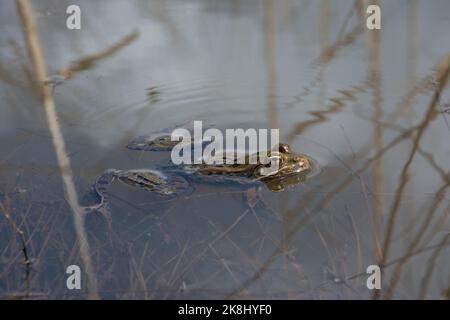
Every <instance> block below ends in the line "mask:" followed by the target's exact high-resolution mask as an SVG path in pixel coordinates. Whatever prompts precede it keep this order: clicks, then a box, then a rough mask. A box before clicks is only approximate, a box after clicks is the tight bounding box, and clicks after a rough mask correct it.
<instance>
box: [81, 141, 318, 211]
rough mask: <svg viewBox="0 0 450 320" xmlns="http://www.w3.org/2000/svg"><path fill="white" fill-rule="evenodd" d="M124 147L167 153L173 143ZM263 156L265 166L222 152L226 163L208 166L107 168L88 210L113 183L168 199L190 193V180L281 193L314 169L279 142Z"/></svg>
mask: <svg viewBox="0 0 450 320" xmlns="http://www.w3.org/2000/svg"><path fill="white" fill-rule="evenodd" d="M169 137H170V136H169ZM127 147H128V148H129V149H133V150H143V151H149V150H152V151H167V150H171V148H172V147H173V142H172V141H170V138H169V139H168V138H167V135H160V136H157V137H152V139H148V138H147V139H144V138H139V139H138V140H135V141H132V142H131V143H130V144H129V145H128V146H127ZM265 155H267V157H268V158H269V160H270V161H269V162H268V163H266V164H264V163H262V162H261V161H260V157H259V154H256V158H255V159H257V161H256V163H250V161H248V160H249V157H248V156H246V157H245V159H246V161H245V164H241V163H237V162H238V161H237V159H238V157H239V156H240V155H239V154H234V153H233V154H230V153H225V154H224V156H223V160H224V161H223V162H224V163H225V164H207V163H208V161H204V162H203V163H202V164H189V165H187V164H184V165H180V166H172V167H165V168H161V169H158V170H157V169H138V170H116V169H110V170H107V171H105V172H104V173H103V174H102V175H101V176H100V177H99V178H98V179H97V181H96V182H95V184H94V186H93V189H94V192H95V194H96V195H97V197H99V199H100V203H99V204H97V205H95V206H92V207H89V208H90V209H92V208H100V207H103V206H104V205H105V204H106V203H107V200H108V199H107V197H108V193H107V190H108V188H109V186H110V185H111V184H112V183H113V181H116V180H118V181H120V182H121V183H124V184H126V185H129V186H131V187H135V188H140V189H143V190H146V191H149V192H152V193H154V194H157V195H159V196H161V197H165V198H170V197H174V196H180V195H183V194H186V193H188V191H189V190H192V184H191V183H190V181H199V182H204V183H220V182H225V181H231V182H235V183H239V184H256V183H261V182H262V183H264V184H265V185H266V186H267V188H268V189H269V190H270V191H273V192H280V191H283V190H285V189H286V187H288V186H290V185H295V184H300V183H302V182H304V181H305V179H306V178H307V177H308V176H309V175H310V173H311V172H312V170H313V162H312V160H311V159H310V158H309V157H307V156H306V155H303V154H299V153H295V152H293V151H292V150H291V148H290V146H289V145H288V144H284V143H282V144H280V145H279V147H278V151H268V152H266V154H265ZM254 156H255V155H253V157H254ZM230 157H231V159H233V161H230V162H232V163H230V164H228V163H227V162H226V161H225V160H226V159H227V158H228V159H229V158H230ZM273 161H275V163H276V164H277V166H274V168H275V169H271V168H272V167H271V164H272V162H273ZM253 162H254V161H253ZM269 169H271V171H270V170H269Z"/></svg>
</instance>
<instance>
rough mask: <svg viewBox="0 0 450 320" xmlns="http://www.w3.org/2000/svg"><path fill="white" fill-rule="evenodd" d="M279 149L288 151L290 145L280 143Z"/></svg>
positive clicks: (289, 150)
mask: <svg viewBox="0 0 450 320" xmlns="http://www.w3.org/2000/svg"><path fill="white" fill-rule="evenodd" d="M279 151H280V152H283V153H290V152H291V147H289V145H288V144H286V143H280V146H279Z"/></svg>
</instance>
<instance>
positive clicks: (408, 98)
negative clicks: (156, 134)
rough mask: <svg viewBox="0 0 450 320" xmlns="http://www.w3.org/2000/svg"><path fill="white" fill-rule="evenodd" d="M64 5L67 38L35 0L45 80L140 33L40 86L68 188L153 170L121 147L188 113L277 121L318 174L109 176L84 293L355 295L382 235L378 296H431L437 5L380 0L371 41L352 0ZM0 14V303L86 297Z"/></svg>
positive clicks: (440, 129)
mask: <svg viewBox="0 0 450 320" xmlns="http://www.w3.org/2000/svg"><path fill="white" fill-rule="evenodd" d="M72 3H73V1H72V2H71V3H70V4H72ZM76 3H77V4H79V5H80V6H81V9H82V17H83V18H82V19H83V20H82V29H81V30H80V31H71V30H67V29H66V28H65V17H66V15H65V8H66V5H68V3H67V4H66V3H65V2H64V1H62V2H59V1H58V2H54V1H40V2H39V3H37V2H34V3H33V5H34V8H35V15H36V18H37V21H38V24H39V32H40V35H41V41H42V46H43V49H44V51H45V55H46V60H47V64H48V69H49V73H50V74H52V75H57V74H58V72H59V71H60V70H64V69H66V68H67V67H68V66H69V65H70V63H71V62H72V61H77V60H80V59H82V58H85V57H87V56H91V58H92V55H94V56H95V55H99V53H102V52H103V53H104V52H105V51H108V48H109V49H111V48H112V47H113V46H114V45H115V44H116V45H117V44H118V43H121V40H123V38H124V37H126V36H128V35H133V32H137V36H136V37H134V38H133V37H131V40H130V41H128V42H126V43H125V44H123V43H122V45H119V48H118V49H117V50H112V49H111V50H110V51H112V52H110V53H108V54H104V56H103V57H98V59H92V60H93V62H94V63H93V64H92V65H91V66H90V67H89V68H87V69H86V70H83V71H81V72H78V73H74V74H73V76H72V77H71V78H70V79H68V80H67V81H64V82H63V83H62V84H61V85H58V86H56V87H55V89H54V99H55V103H56V108H57V112H58V116H59V119H60V122H59V123H60V126H61V130H62V133H63V136H64V140H65V142H66V148H67V152H68V155H69V157H70V159H71V162H72V169H73V172H74V181H75V185H76V188H77V192H78V194H79V196H80V198H82V199H83V197H84V195H86V194H87V193H88V191H89V188H90V186H91V185H92V183H93V182H94V181H95V179H96V178H97V177H98V176H99V175H100V174H101V173H102V172H103V171H104V170H106V169H109V168H116V169H137V168H150V167H152V166H157V165H160V164H165V163H167V162H168V161H169V156H168V155H167V154H164V153H157V152H156V153H155V152H153V153H151V152H148V153H145V152H138V151H133V150H127V149H126V148H125V146H126V144H127V143H128V142H129V141H131V140H132V139H134V138H135V137H137V136H140V135H142V134H146V133H149V132H152V131H158V130H162V129H164V128H167V127H172V126H174V125H177V124H179V123H183V122H185V121H189V120H203V121H204V122H205V123H208V124H212V125H214V126H217V127H219V128H239V127H242V128H270V127H274V128H280V139H281V140H282V141H283V142H287V143H289V144H290V145H291V147H292V148H293V149H294V150H295V151H297V152H301V153H304V154H307V155H309V156H311V157H313V158H314V159H316V161H317V162H318V163H319V165H320V167H321V172H320V174H319V175H316V176H314V177H313V178H311V179H309V180H307V181H306V182H305V183H304V184H302V185H297V186H294V187H292V188H290V189H289V190H287V191H285V192H281V193H272V192H270V191H268V190H267V189H265V188H264V187H263V186H262V188H261V189H249V190H247V189H246V188H242V186H236V185H232V184H201V183H195V184H194V187H195V188H194V189H195V190H194V191H193V192H192V193H190V194H188V195H184V196H181V197H178V198H175V199H168V200H164V199H161V198H159V197H158V196H156V195H152V194H149V193H146V192H144V191H141V190H136V189H134V188H130V187H128V186H125V185H121V184H114V185H113V186H112V187H111V190H110V193H111V208H110V212H111V217H110V218H111V221H112V223H111V225H110V226H109V225H108V223H107V221H108V220H107V219H105V217H104V216H102V215H101V214H88V215H87V216H86V220H85V227H86V231H87V232H88V236H89V244H90V255H91V257H92V263H93V266H94V270H95V274H94V275H95V278H96V279H97V282H98V288H97V291H98V295H99V296H100V297H102V298H164V299H172V298H230V297H233V298H236V297H240V298H290V299H298V298H313V299H324V298H333V299H348V298H357V299H368V298H371V297H373V292H372V291H370V290H368V289H367V287H366V279H367V276H368V275H367V274H365V271H366V268H367V266H368V265H372V264H379V263H380V259H381V258H380V252H383V248H384V250H385V251H386V243H388V254H387V257H386V259H385V261H384V263H385V265H386V267H385V268H384V272H383V277H382V284H383V290H382V291H381V297H382V298H397V299H410V298H443V297H445V292H447V297H448V291H449V285H450V284H449V281H450V274H449V271H448V270H449V269H450V268H449V263H450V261H449V259H448V257H449V251H448V250H449V249H448V241H447V240H449V241H450V239H447V238H446V236H447V235H448V232H449V222H448V220H447V218H448V208H449V195H448V190H447V189H448V171H449V166H448V157H449V153H450V145H449V143H448V142H447V137H448V135H449V130H450V129H449V126H448V121H449V119H448V117H449V115H448V113H445V112H439V111H442V110H444V109H445V108H448V104H449V103H450V99H449V91H448V89H446V88H445V87H443V88H441V90H440V94H439V99H438V100H437V101H436V102H435V103H434V104H433V103H432V102H433V98H434V96H435V91H436V88H438V87H439V84H440V83H439V82H438V81H439V77H440V76H441V75H442V74H444V73H445V72H444V71H445V68H446V67H448V65H447V66H446V65H445V62H444V63H441V66H440V67H439V63H440V62H442V61H443V60H442V59H444V58H445V57H446V56H447V55H448V54H449V52H450V41H448V36H447V33H448V32H447V30H448V28H449V27H450V16H449V14H448V12H450V10H449V4H448V3H447V2H446V1H423V0H422V1H408V2H406V1H395V2H393V1H389V2H388V1H383V2H381V7H382V10H383V11H382V31H381V33H376V34H375V35H374V33H375V32H369V31H368V30H366V29H365V28H363V27H364V25H365V21H361V20H359V18H358V15H357V14H356V12H355V11H351V10H352V8H353V6H354V4H353V2H352V1H330V2H327V1H321V2H318V1H291V2H288V1H280V2H278V1H277V2H275V3H272V1H237V0H236V1H220V2H218V1H217V2H209V1H164V2H162V1H128V2H125V1H96V2H92V1H76ZM356 8H357V7H356ZM354 10H356V9H354ZM119 17H120V18H119ZM348 17H350V18H348ZM0 24H1V27H2V30H3V32H2V34H1V35H0V45H1V46H0V48H1V49H0V96H1V108H0V132H1V136H0V141H1V147H0V201H1V204H2V207H0V209H1V210H0V211H2V213H5V212H7V213H8V214H9V216H10V218H9V219H8V218H7V217H6V215H5V214H2V215H0V230H1V231H0V252H1V259H0V296H2V297H15V296H16V297H17V296H19V297H21V296H25V297H27V294H28V297H43V298H86V297H87V295H86V288H85V287H83V288H82V290H81V291H78V292H74V291H70V290H68V289H67V288H66V274H65V268H66V267H67V266H68V265H70V264H79V265H80V266H82V261H81V259H80V257H79V248H78V245H77V242H76V239H77V238H76V234H75V231H74V226H73V222H72V211H71V210H70V207H69V206H68V204H67V202H66V201H65V195H64V189H63V184H62V181H61V176H60V169H59V167H58V164H57V159H56V157H55V152H54V148H53V144H52V140H51V134H50V132H49V130H48V127H47V123H46V120H45V114H44V111H43V108H42V103H41V102H40V100H39V98H38V97H37V96H36V93H35V91H34V90H33V86H32V82H30V76H29V74H30V72H31V70H32V65H31V64H30V63H29V59H28V51H27V47H26V43H25V41H24V38H23V34H22V28H21V22H20V18H19V16H18V15H17V11H16V7H15V3H14V2H2V3H1V10H0ZM377 35H378V36H377ZM430 35H432V36H430ZM339 39H340V40H339ZM92 60H91V61H92ZM428 110H435V111H436V112H435V113H431V116H427V111H428ZM416 126H419V127H418V128H417V129H415V130H413V129H414V128H415V127H416ZM418 136H419V144H418V147H416V145H415V142H414V141H417V140H418V138H417V137H418ZM408 159H409V160H408ZM392 217H394V218H395V219H392ZM12 222H14V223H15V225H16V227H17V228H15V227H14V226H13V225H14V223H12ZM389 226H394V227H393V229H392V236H391V237H389V235H388V234H389ZM17 230H21V231H22V232H23V234H24V238H25V241H26V249H27V254H28V256H29V260H30V264H28V266H29V268H28V269H29V275H28V276H26V269H27V268H26V266H25V265H24V263H23V262H24V255H23V252H22V251H21V249H22V243H21V237H20V236H19V233H18V232H17ZM386 239H388V240H389V241H387V240H386ZM402 258H403V259H402ZM389 288H391V290H390V289H389Z"/></svg>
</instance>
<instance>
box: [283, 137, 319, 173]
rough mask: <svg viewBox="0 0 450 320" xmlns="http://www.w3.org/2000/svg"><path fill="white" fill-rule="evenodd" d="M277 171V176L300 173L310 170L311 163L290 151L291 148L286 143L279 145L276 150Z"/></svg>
mask: <svg viewBox="0 0 450 320" xmlns="http://www.w3.org/2000/svg"><path fill="white" fill-rule="evenodd" d="M278 150H279V151H278V154H277V155H275V156H277V157H279V163H280V164H279V169H278V171H277V173H276V174H277V175H278V176H283V175H288V174H295V173H301V172H306V171H309V170H311V162H310V161H309V159H308V158H307V157H305V156H303V155H301V154H297V153H295V152H293V151H292V150H291V147H290V146H289V145H288V144H286V143H281V144H280V145H279V148H278Z"/></svg>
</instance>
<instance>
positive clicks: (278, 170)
mask: <svg viewBox="0 0 450 320" xmlns="http://www.w3.org/2000/svg"><path fill="white" fill-rule="evenodd" d="M268 156H269V159H270V163H269V164H267V165H264V166H258V167H257V168H256V171H255V175H256V177H258V178H259V179H261V180H263V181H264V182H265V183H266V184H267V186H268V187H269V189H270V190H272V191H283V190H284V189H285V187H286V186H288V185H292V184H298V183H302V182H303V181H304V180H305V178H306V176H307V175H308V174H309V173H310V172H311V170H312V163H311V161H310V160H309V159H308V158H307V157H306V156H304V155H301V154H297V153H295V152H293V151H292V149H291V147H290V146H289V145H288V144H286V143H282V144H280V145H279V147H278V151H276V152H273V151H272V152H269V154H268Z"/></svg>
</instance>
